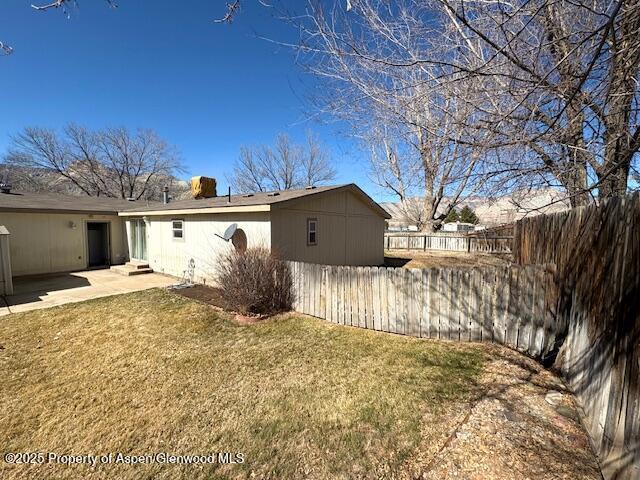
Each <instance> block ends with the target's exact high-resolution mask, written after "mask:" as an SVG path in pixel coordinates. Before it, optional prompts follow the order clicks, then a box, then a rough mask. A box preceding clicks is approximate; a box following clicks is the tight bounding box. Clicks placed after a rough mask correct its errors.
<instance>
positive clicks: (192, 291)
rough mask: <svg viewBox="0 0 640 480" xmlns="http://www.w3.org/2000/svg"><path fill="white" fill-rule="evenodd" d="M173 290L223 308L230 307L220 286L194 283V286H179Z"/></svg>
mask: <svg viewBox="0 0 640 480" xmlns="http://www.w3.org/2000/svg"><path fill="white" fill-rule="evenodd" d="M171 291H172V292H173V293H177V294H178V295H182V296H183V297H187V298H190V299H192V300H198V301H199V302H202V303H206V304H208V305H213V306H214V307H218V308H221V309H222V310H227V309H228V305H227V304H226V303H225V301H224V299H223V297H222V293H221V292H220V289H219V288H215V287H209V286H207V285H193V286H192V287H187V288H177V289H172V290H171Z"/></svg>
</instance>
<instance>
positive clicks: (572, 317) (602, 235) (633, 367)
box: [513, 193, 640, 480]
mask: <svg viewBox="0 0 640 480" xmlns="http://www.w3.org/2000/svg"><path fill="white" fill-rule="evenodd" d="M513 254H514V259H515V260H516V261H517V262H519V263H521V264H548V263H553V264H554V265H555V270H556V274H555V279H556V283H557V285H558V295H559V298H558V312H557V314H558V319H559V321H560V322H562V323H564V324H565V325H567V331H566V332H565V333H564V334H563V335H562V340H563V341H564V343H563V345H562V348H561V349H560V353H559V354H558V358H557V361H556V367H558V368H560V369H561V371H562V373H563V376H564V378H565V379H566V380H567V383H568V384H569V386H570V387H571V389H572V390H573V391H574V393H575V394H576V397H577V399H578V402H579V403H580V404H581V405H582V407H583V409H584V413H585V415H586V417H585V421H584V423H585V426H586V427H587V430H588V431H589V433H590V435H591V438H592V441H593V444H594V447H595V450H596V451H597V452H598V454H599V456H600V460H601V465H602V471H603V474H604V476H605V478H607V479H616V480H638V479H640V196H639V195H638V194H637V193H636V194H635V195H631V196H627V197H623V198H612V199H610V200H607V201H605V202H603V203H602V204H601V205H600V206H596V205H590V206H587V207H581V208H576V209H573V210H570V211H567V212H562V213H556V214H553V215H541V216H537V217H532V218H527V219H523V220H521V221H519V222H518V224H517V226H516V231H515V238H514V252H513Z"/></svg>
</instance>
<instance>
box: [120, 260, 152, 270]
mask: <svg viewBox="0 0 640 480" xmlns="http://www.w3.org/2000/svg"><path fill="white" fill-rule="evenodd" d="M125 265H126V266H127V267H131V268H137V269H139V270H141V269H145V268H149V262H143V261H140V260H131V261H130V262H127V263H125Z"/></svg>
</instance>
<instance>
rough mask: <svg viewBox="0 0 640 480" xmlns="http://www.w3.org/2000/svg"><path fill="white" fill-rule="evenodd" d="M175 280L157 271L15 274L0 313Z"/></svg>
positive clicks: (121, 291)
mask: <svg viewBox="0 0 640 480" xmlns="http://www.w3.org/2000/svg"><path fill="white" fill-rule="evenodd" d="M177 282H178V280H177V279H175V278H173V277H169V276H166V275H160V274H157V273H149V274H145V275H139V276H133V277H125V276H122V275H120V274H118V273H116V272H113V271H111V270H90V271H82V272H72V273H62V274H54V275H43V276H30V277H18V278H14V283H13V286H14V295H11V296H9V297H6V298H5V299H4V300H3V299H2V298H0V316H2V315H7V314H9V313H17V312H26V311H28V310H36V309H39V308H48V307H54V306H56V305H63V304H65V303H73V302H82V301H85V300H90V299H92V298H99V297H107V296H109V295H117V294H120V293H129V292H135V291H138V290H145V289H148V288H154V287H166V286H169V285H172V284H175V283H177ZM7 303H8V305H7Z"/></svg>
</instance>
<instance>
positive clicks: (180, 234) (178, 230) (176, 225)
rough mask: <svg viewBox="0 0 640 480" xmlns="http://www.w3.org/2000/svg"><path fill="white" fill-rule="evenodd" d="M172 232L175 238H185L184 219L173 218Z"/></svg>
mask: <svg viewBox="0 0 640 480" xmlns="http://www.w3.org/2000/svg"><path fill="white" fill-rule="evenodd" d="M171 232H172V236H173V238H174V239H179V240H181V239H183V238H184V221H183V220H171Z"/></svg>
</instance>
